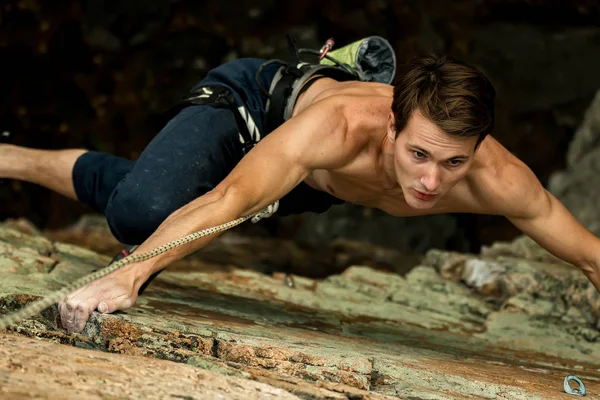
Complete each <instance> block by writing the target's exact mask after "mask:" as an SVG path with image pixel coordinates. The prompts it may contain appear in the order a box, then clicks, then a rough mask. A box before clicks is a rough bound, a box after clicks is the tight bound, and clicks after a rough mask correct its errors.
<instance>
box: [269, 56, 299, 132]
mask: <svg viewBox="0 0 600 400" xmlns="http://www.w3.org/2000/svg"><path fill="white" fill-rule="evenodd" d="M280 72H281V74H282V75H281V79H279V80H278V81H277V83H276V84H275V86H274V87H273V88H272V90H271V93H270V95H271V98H270V101H269V107H268V111H267V132H273V131H274V130H275V129H277V127H279V125H281V124H282V123H283V114H284V111H285V108H286V105H287V101H288V99H289V97H290V95H291V94H292V91H293V90H294V87H293V86H294V83H295V82H296V80H297V79H299V78H300V77H302V75H303V72H302V71H301V70H300V69H298V68H296V67H294V66H293V65H287V66H285V67H281V70H280Z"/></svg>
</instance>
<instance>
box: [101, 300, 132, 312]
mask: <svg viewBox="0 0 600 400" xmlns="http://www.w3.org/2000/svg"><path fill="white" fill-rule="evenodd" d="M132 305H133V300H132V299H131V298H129V297H124V296H122V297H117V298H114V299H107V300H102V301H101V302H100V304H98V311H99V312H101V313H103V314H110V313H113V312H115V311H117V310H127V309H128V308H131V306H132Z"/></svg>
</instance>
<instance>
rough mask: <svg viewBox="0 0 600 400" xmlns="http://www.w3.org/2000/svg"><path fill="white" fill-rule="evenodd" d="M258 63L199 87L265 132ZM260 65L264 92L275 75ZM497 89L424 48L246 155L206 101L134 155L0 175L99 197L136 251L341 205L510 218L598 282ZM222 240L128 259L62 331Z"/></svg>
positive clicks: (5, 165) (597, 243) (84, 294)
mask: <svg viewBox="0 0 600 400" xmlns="http://www.w3.org/2000/svg"><path fill="white" fill-rule="evenodd" d="M258 65H259V62H258V61H257V60H252V59H250V60H249V59H245V60H238V61H234V62H232V63H228V64H224V66H222V67H219V68H217V69H216V70H214V71H213V72H211V73H209V75H208V77H207V78H206V79H205V80H204V81H203V82H206V81H210V82H212V83H215V82H220V83H225V84H227V85H228V87H229V88H233V90H234V91H235V92H236V93H237V94H239V97H241V100H242V101H244V102H245V103H246V106H247V107H248V109H249V110H251V111H252V112H253V113H254V116H255V120H256V121H257V122H256V123H257V124H258V125H261V126H262V124H263V123H264V117H265V111H264V104H265V95H264V93H263V92H261V91H260V90H258V88H257V87H256V85H255V83H252V81H253V79H249V77H250V76H252V77H254V73H255V72H256V70H257V67H258ZM262 73H263V75H262V76H261V78H260V79H264V81H263V82H262V83H263V84H265V85H266V87H268V84H269V79H272V77H273V74H274V70H273V69H271V70H269V69H268V68H266V69H265V71H263V72H262ZM252 85H255V86H252ZM494 97H495V92H494V89H493V87H492V85H491V84H490V82H489V81H488V80H487V79H486V78H485V76H484V75H483V74H481V73H480V72H479V71H478V70H476V69H475V68H473V67H470V66H468V65H465V64H462V63H459V62H456V61H453V60H450V59H447V58H444V57H433V56H429V57H425V58H420V59H417V60H415V61H414V62H412V63H411V64H410V65H409V68H408V69H407V73H406V74H404V75H402V76H401V77H400V79H398V80H397V83H396V85H395V86H390V85H385V84H379V83H372V82H358V81H346V82H338V81H335V80H333V79H329V78H322V79H319V80H317V81H316V82H314V83H313V84H312V85H311V86H310V88H308V90H306V91H305V92H304V93H303V94H302V95H301V96H300V97H299V98H298V101H297V102H296V104H295V106H294V110H293V117H292V118H290V119H289V120H288V121H287V122H285V123H283V124H282V125H281V126H279V127H278V128H277V129H275V130H273V131H272V132H271V133H269V134H268V135H267V136H265V137H264V138H263V139H262V140H261V141H260V142H259V143H258V144H257V145H256V146H255V147H254V148H253V149H252V150H251V151H249V152H248V153H247V154H246V155H245V156H243V157H242V155H241V151H240V143H239V142H238V141H237V129H236V125H235V119H234V118H233V117H232V111H231V110H229V109H222V108H214V107H209V106H205V105H202V106H192V107H188V108H186V109H184V110H183V111H181V112H180V113H179V114H178V115H177V116H176V117H175V118H174V119H173V120H171V122H169V124H167V126H166V127H165V128H164V129H163V131H161V133H159V135H158V136H157V137H156V138H155V139H154V140H153V141H152V142H151V143H150V144H149V146H148V147H147V148H146V149H145V150H144V153H142V155H141V156H140V158H139V160H137V161H136V162H133V161H129V160H124V159H121V158H117V157H114V156H111V155H107V154H103V153H95V152H87V151H86V150H61V151H47V150H35V149H27V148H22V147H16V146H8V145H4V146H1V147H0V177H8V178H14V179H20V180H25V181H29V182H34V183H37V184H40V185H43V186H45V187H48V188H50V189H52V190H55V191H57V192H59V193H62V194H64V195H66V196H68V197H70V198H72V199H78V200H81V201H83V202H85V203H87V204H89V205H91V206H92V207H94V208H95V209H96V210H98V211H100V212H103V213H104V214H105V216H106V218H107V220H108V222H109V226H110V227H111V230H112V232H113V233H114V234H115V236H116V237H117V238H118V239H119V240H120V241H122V242H123V243H129V244H135V243H141V246H140V247H139V248H138V249H137V251H138V252H146V251H149V250H151V249H152V248H154V247H157V246H160V245H163V244H165V243H167V242H169V241H172V240H175V239H178V238H180V237H183V236H185V235H188V234H190V233H192V232H196V231H199V230H202V229H205V228H209V227H212V226H215V225H219V224H222V223H225V222H227V221H230V220H233V219H235V218H238V217H239V216H243V215H248V214H251V213H254V212H257V211H259V210H261V209H263V208H265V207H266V206H268V205H270V204H272V203H273V202H275V201H276V200H278V199H281V202H280V203H281V212H282V213H283V214H284V215H285V214H290V213H299V212H304V211H315V212H323V211H325V210H326V209H327V208H328V207H329V206H330V205H331V204H334V203H339V202H343V201H346V202H351V203H355V204H360V205H363V206H366V207H373V208H378V209H381V210H383V211H385V212H387V213H390V214H392V215H395V216H399V217H408V216H417V215H425V214H435V213H449V212H452V213H457V212H468V213H485V214H495V215H503V216H506V217H507V218H508V219H509V220H510V221H511V222H512V223H514V224H515V225H516V226H517V227H518V228H520V229H521V230H522V231H523V232H524V233H525V234H527V235H529V236H530V237H531V238H533V239H534V240H536V241H537V242H538V243H539V244H540V245H541V246H543V247H544V248H546V249H547V250H549V251H550V252H551V253H553V254H554V255H556V256H557V257H559V258H561V259H563V260H565V261H567V262H569V263H571V264H573V265H575V266H577V267H578V268H579V269H581V271H582V272H583V273H584V274H585V275H586V276H587V278H588V279H589V280H590V281H591V282H592V283H593V285H594V286H595V287H596V288H597V289H599V290H600V240H599V239H598V238H597V237H596V236H594V235H593V234H592V233H590V232H589V231H588V230H587V229H585V227H583V226H582V225H581V224H580V223H579V222H578V221H577V220H576V219H575V218H574V217H573V216H572V215H571V214H570V213H569V212H568V211H567V209H566V208H565V207H564V206H563V205H562V204H561V203H560V202H559V201H557V200H556V199H555V198H554V197H553V196H552V195H551V194H550V193H548V192H547V191H546V190H545V189H544V188H543V186H542V185H541V183H540V182H539V181H538V179H537V178H536V177H535V175H534V174H533V173H532V172H531V170H530V169H529V168H528V167H527V166H526V165H525V164H524V163H522V162H521V161H519V160H518V159H517V158H516V157H514V156H513V155H512V154H511V153H510V152H509V151H507V150H506V149H505V148H504V147H503V146H502V145H501V144H499V143H498V142H497V141H496V140H495V139H494V138H492V137H491V136H489V135H488V134H489V133H490V132H491V131H492V127H493V109H494ZM567 232H568V234H567ZM213 238H214V235H211V236H207V237H204V238H202V239H199V240H197V241H194V242H191V243H189V244H187V245H184V246H182V247H177V248H175V249H173V250H171V251H169V252H167V253H164V254H163V255H160V256H158V257H155V258H153V259H150V260H148V261H144V262H138V263H134V264H130V265H127V266H125V267H123V268H122V269H121V270H119V271H117V272H114V273H113V274H111V275H108V276H106V277H105V278H103V279H100V280H98V281H96V282H93V283H91V284H89V285H88V286H86V287H84V288H82V289H80V290H78V291H76V292H74V293H73V294H71V295H70V296H68V298H65V299H64V300H62V301H61V302H60V304H59V310H60V314H61V318H62V323H63V326H64V327H65V328H66V329H67V331H69V332H79V331H81V330H82V329H83V328H84V326H85V323H86V321H87V319H88V317H89V315H90V313H91V312H92V311H94V310H98V311H100V312H103V313H111V312H114V311H116V310H126V309H128V308H130V307H132V306H133V305H134V303H135V302H136V299H137V296H138V290H139V289H140V287H141V286H142V284H143V283H144V282H146V281H147V280H148V278H149V277H150V276H151V275H152V274H154V273H156V272H157V271H160V270H161V269H163V268H165V267H166V266H167V265H168V264H169V263H171V262H173V261H175V260H177V259H180V258H182V257H184V256H186V255H187V254H190V253H191V252H193V251H196V250H198V249H200V248H202V247H204V246H206V245H207V244H208V243H209V242H210V241H211V240H212V239H213Z"/></svg>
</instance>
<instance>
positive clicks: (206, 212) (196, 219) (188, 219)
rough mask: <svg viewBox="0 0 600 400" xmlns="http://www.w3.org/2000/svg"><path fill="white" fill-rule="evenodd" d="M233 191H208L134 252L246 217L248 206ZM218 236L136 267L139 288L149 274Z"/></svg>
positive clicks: (206, 238)
mask: <svg viewBox="0 0 600 400" xmlns="http://www.w3.org/2000/svg"><path fill="white" fill-rule="evenodd" d="M234 192H235V190H233V189H229V190H228V191H227V192H225V193H218V192H209V193H207V194H206V195H204V196H201V197H199V198H198V199H196V200H194V201H193V202H191V203H189V204H187V205H186V206H184V207H182V208H180V209H179V210H177V211H176V212H174V213H173V214H171V215H170V216H169V217H168V218H167V219H166V220H165V221H164V222H163V223H162V224H161V225H160V226H159V227H158V229H157V230H156V231H155V232H154V234H152V236H150V237H149V238H148V239H147V240H146V241H145V242H144V243H143V244H142V245H140V247H138V248H137V249H136V251H135V253H138V254H139V253H145V252H148V251H151V250H152V249H154V248H156V247H159V246H162V245H164V244H166V243H169V242H171V241H173V240H177V239H180V238H182V237H184V236H187V235H189V234H191V233H194V232H197V231H200V230H203V229H207V228H210V227H213V226H216V225H220V224H223V223H225V222H229V221H231V220H233V219H236V218H238V217H239V216H241V215H244V214H245V211H246V208H247V204H246V202H245V201H244V199H243V197H242V196H239V195H236V194H235V193H234ZM216 236H218V234H211V235H208V236H204V237H202V238H199V239H196V240H194V241H192V242H190V243H186V244H184V245H181V246H178V247H176V248H174V249H171V250H169V251H167V252H165V253H163V254H160V255H158V256H156V257H153V258H151V259H149V260H146V261H142V262H139V263H137V264H136V265H135V269H136V276H137V279H136V280H137V281H138V283H139V284H140V285H141V284H142V283H143V282H145V281H146V280H147V279H148V277H149V276H150V275H152V274H153V273H154V272H156V271H159V270H161V269H163V268H165V267H167V266H168V265H169V264H170V263H172V262H174V261H176V260H179V259H181V258H183V257H185V256H186V255H188V254H190V253H192V252H194V251H196V250H198V249H201V248H203V247H205V246H206V245H208V244H209V243H210V242H211V241H212V240H214V239H215V237H216Z"/></svg>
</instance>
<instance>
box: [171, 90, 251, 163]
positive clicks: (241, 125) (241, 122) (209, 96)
mask: <svg viewBox="0 0 600 400" xmlns="http://www.w3.org/2000/svg"><path fill="white" fill-rule="evenodd" d="M191 105H208V106H212V107H224V108H229V109H230V110H231V111H232V112H233V116H234V118H235V121H236V125H237V127H238V130H239V141H240V143H241V144H242V152H243V154H244V155H246V154H247V153H248V152H249V151H250V150H251V149H252V147H254V145H255V144H256V143H258V141H259V140H260V139H261V133H260V131H259V129H258V126H256V123H255V122H254V119H253V118H252V115H251V114H250V113H249V112H248V110H247V109H246V107H244V106H243V105H238V104H237V102H236V100H235V98H234V97H233V95H232V94H231V92H230V91H229V89H227V88H226V87H224V86H219V85H215V86H201V87H199V88H196V89H195V90H193V91H192V92H191V93H190V94H189V95H188V96H186V97H185V98H183V99H182V100H181V101H180V102H179V103H178V104H176V105H175V106H174V107H172V108H171V109H170V110H169V111H168V112H167V115H168V117H169V118H172V117H174V116H175V115H176V114H177V113H179V112H180V111H181V110H183V109H184V108H185V107H188V106H191Z"/></svg>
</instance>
